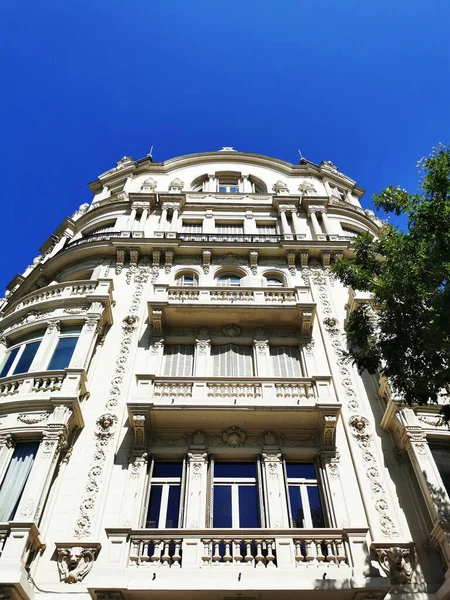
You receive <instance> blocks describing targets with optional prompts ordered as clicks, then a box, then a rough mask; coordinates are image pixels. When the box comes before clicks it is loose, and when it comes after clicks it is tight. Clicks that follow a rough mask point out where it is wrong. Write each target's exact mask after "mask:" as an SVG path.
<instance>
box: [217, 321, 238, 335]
mask: <svg viewBox="0 0 450 600" xmlns="http://www.w3.org/2000/svg"><path fill="white" fill-rule="evenodd" d="M222 333H223V335H224V336H225V337H239V336H240V335H241V328H240V327H238V326H237V325H235V324H234V323H229V324H228V325H225V327H224V328H223V329H222Z"/></svg>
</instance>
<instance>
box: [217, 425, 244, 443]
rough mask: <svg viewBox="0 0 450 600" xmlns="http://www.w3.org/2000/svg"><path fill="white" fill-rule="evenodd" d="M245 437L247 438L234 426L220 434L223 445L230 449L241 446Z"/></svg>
mask: <svg viewBox="0 0 450 600" xmlns="http://www.w3.org/2000/svg"><path fill="white" fill-rule="evenodd" d="M246 437H247V436H246V435H245V433H244V432H243V431H242V429H239V427H235V426H234V425H233V426H232V427H229V428H228V429H227V430H226V431H224V432H223V434H222V439H223V441H224V442H225V444H226V445H227V446H231V448H236V447H237V446H243V445H244V442H245V439H246Z"/></svg>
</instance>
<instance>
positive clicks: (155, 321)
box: [152, 310, 162, 335]
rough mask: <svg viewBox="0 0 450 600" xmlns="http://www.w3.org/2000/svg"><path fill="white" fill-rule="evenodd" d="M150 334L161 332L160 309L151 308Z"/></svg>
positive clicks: (159, 333)
mask: <svg viewBox="0 0 450 600" xmlns="http://www.w3.org/2000/svg"><path fill="white" fill-rule="evenodd" d="M152 330H153V331H152V335H161V334H162V310H152Z"/></svg>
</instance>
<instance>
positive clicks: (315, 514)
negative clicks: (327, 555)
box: [286, 463, 325, 529]
mask: <svg viewBox="0 0 450 600" xmlns="http://www.w3.org/2000/svg"><path fill="white" fill-rule="evenodd" d="M286 475H287V484H288V491H289V507H290V515H291V525H292V527H301V528H304V529H311V528H313V527H325V520H324V517H323V511H322V503H321V500H320V493H319V483H318V480H317V474H316V469H315V467H314V465H313V464H312V463H286Z"/></svg>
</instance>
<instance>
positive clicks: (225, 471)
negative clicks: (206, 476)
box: [214, 462, 256, 479]
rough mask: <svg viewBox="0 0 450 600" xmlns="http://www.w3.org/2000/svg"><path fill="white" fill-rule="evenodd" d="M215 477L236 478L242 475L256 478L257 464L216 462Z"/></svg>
mask: <svg viewBox="0 0 450 600" xmlns="http://www.w3.org/2000/svg"><path fill="white" fill-rule="evenodd" d="M214 477H233V478H235V479H239V478H242V477H254V478H256V464H255V463H238V462H231V463H228V462H227V463H225V462H217V463H214Z"/></svg>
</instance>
